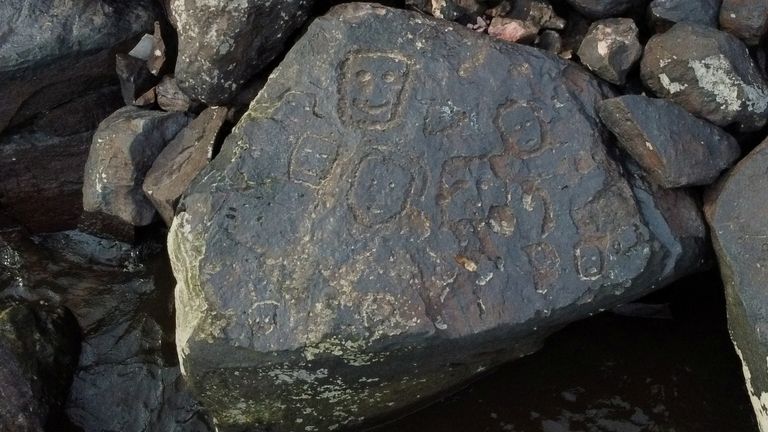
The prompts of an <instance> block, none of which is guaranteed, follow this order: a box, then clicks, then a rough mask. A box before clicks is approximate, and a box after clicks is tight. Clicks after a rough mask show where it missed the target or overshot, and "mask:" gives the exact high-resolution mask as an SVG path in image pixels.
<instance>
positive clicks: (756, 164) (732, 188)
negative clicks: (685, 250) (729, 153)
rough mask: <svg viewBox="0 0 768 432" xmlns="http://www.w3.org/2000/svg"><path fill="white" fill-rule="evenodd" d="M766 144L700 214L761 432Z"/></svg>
mask: <svg viewBox="0 0 768 432" xmlns="http://www.w3.org/2000/svg"><path fill="white" fill-rule="evenodd" d="M766 166H768V140H765V141H763V143H762V144H760V145H759V146H758V147H757V148H755V149H754V150H753V151H752V152H751V153H750V154H749V155H747V157H745V158H744V159H743V160H742V161H740V162H739V163H738V164H737V165H736V167H735V168H734V169H733V170H731V171H730V172H729V173H728V175H727V176H726V177H725V178H724V179H723V180H722V182H721V183H719V184H718V186H717V187H716V188H715V189H713V190H712V191H711V193H710V194H709V196H708V197H707V199H706V204H705V212H706V216H707V221H708V222H709V225H710V227H711V232H712V240H713V243H714V246H715V251H716V252H717V258H718V261H719V262H720V271H721V274H722V276H723V280H724V282H725V298H726V302H727V306H728V327H729V329H730V333H731V339H732V340H733V344H734V347H735V348H736V352H737V353H738V354H739V357H741V360H742V363H743V365H744V378H745V379H746V384H747V389H748V391H749V395H750V399H751V400H752V406H753V408H754V410H755V414H756V415H757V421H758V424H759V426H760V430H761V431H766V430H768V368H767V367H766V358H768V332H766V327H767V326H768V307H766V305H768V293H767V292H766V290H765V281H766V280H768V265H766V259H768V241H766V239H767V238H768V237H766V233H768V219H766V218H765V217H764V215H766V214H768V177H766V175H765V168H766Z"/></svg>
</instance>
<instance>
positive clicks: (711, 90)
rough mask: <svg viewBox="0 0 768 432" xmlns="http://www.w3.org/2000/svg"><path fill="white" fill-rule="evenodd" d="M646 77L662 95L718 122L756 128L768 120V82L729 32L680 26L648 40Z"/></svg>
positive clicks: (643, 68)
mask: <svg viewBox="0 0 768 432" xmlns="http://www.w3.org/2000/svg"><path fill="white" fill-rule="evenodd" d="M641 77H642V79H643V83H644V84H645V85H646V86H647V87H648V88H650V89H651V90H653V92H654V93H655V94H656V95H658V96H660V97H663V98H667V99H669V100H671V101H673V102H675V103H677V104H679V105H681V106H682V107H683V108H685V109H686V110H688V111H689V112H691V113H693V114H695V115H697V116H699V117H703V118H705V119H707V120H709V121H711V122H712V123H715V124H716V125H719V126H727V125H730V124H736V125H738V126H739V127H740V128H741V129H742V130H745V131H754V130H758V129H760V128H762V127H763V126H764V125H765V124H766V121H767V120H768V84H766V81H765V79H764V77H763V76H762V75H761V73H760V71H759V70H758V69H757V68H756V66H755V63H754V62H753V61H752V59H751V58H750V56H749V52H748V51H747V49H746V46H745V45H744V44H743V43H742V42H741V41H740V40H739V39H737V38H736V37H735V36H733V35H731V34H729V33H726V32H722V31H719V30H716V29H712V28H709V27H705V26H701V25H697V24H689V23H681V24H676V25H675V26H673V27H672V28H671V29H670V30H669V31H667V32H666V33H663V34H658V35H656V36H654V37H652V38H651V39H650V40H649V41H648V44H647V45H646V47H645V54H644V55H643V59H642V61H641Z"/></svg>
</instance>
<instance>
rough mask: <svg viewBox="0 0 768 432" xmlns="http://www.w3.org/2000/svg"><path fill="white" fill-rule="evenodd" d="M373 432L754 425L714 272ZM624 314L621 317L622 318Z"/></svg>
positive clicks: (648, 431) (601, 319)
mask: <svg viewBox="0 0 768 432" xmlns="http://www.w3.org/2000/svg"><path fill="white" fill-rule="evenodd" d="M642 302H643V303H646V304H648V303H652V304H655V305H654V306H650V307H648V306H639V307H634V308H628V309H629V310H628V311H626V312H625V313H624V315H618V314H615V313H611V312H606V313H603V314H600V315H597V316H594V317H592V318H591V319H588V320H585V321H582V322H579V323H576V324H574V325H571V326H569V327H567V328H566V329H564V330H562V331H561V332H559V333H557V334H555V335H554V336H552V337H551V338H550V340H549V341H548V342H547V344H546V345H545V346H544V348H543V349H542V350H541V351H539V352H537V353H535V354H533V355H531V356H528V357H526V358H523V359H521V360H518V361H516V362H513V363H511V364H508V365H506V366H503V367H501V368H500V369H498V370H497V371H496V372H494V373H492V374H490V375H488V376H486V377H484V378H482V379H481V380H479V381H477V382H475V383H474V384H472V385H471V386H470V387H468V388H466V389H465V390H463V391H461V392H460V393H458V394H456V395H454V396H451V397H449V398H447V399H445V400H443V401H441V402H438V403H436V404H434V405H432V406H430V407H428V408H426V409H425V410H422V411H419V412H417V413H415V414H413V415H410V416H408V417H406V418H403V419H401V420H399V421H397V422H394V423H391V424H389V425H386V426H384V427H382V428H378V429H376V431H377V432H438V431H439V432H453V431H456V432H757V430H758V429H757V426H756V423H755V421H754V418H753V414H752V410H751V407H750V403H749V398H748V396H747V393H746V389H745V385H744V379H743V376H742V374H741V364H740V362H739V360H738V357H737V356H736V354H735V352H734V350H733V347H732V345H731V343H730V340H729V337H728V330H727V327H726V316H725V301H724V298H723V295H722V286H721V285H720V283H719V276H718V275H717V274H715V273H705V274H702V275H698V276H693V277H689V278H687V279H684V280H681V281H680V282H678V283H676V284H675V285H674V286H672V287H670V288H668V289H665V290H664V291H662V292H659V293H656V294H653V295H652V296H650V297H647V298H645V299H643V300H642ZM627 315H631V316H627Z"/></svg>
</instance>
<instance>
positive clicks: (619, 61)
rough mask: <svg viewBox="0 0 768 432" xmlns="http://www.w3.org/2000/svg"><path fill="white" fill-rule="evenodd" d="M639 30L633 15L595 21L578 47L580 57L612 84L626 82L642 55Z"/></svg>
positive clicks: (593, 70)
mask: <svg viewBox="0 0 768 432" xmlns="http://www.w3.org/2000/svg"><path fill="white" fill-rule="evenodd" d="M638 33H639V31H638V29H637V26H636V25H635V22H634V21H633V20H632V19H630V18H613V19H607V20H600V21H596V22H595V23H593V24H592V25H591V26H590V27H589V31H588V32H587V35H586V37H585V38H584V40H583V41H582V42H581V46H580V47H579V52H578V54H579V59H580V60H581V63H582V64H584V65H585V66H586V67H587V68H588V69H589V70H591V71H592V72H594V73H595V75H597V76H599V77H600V78H602V79H604V80H606V81H608V82H611V83H613V84H624V82H625V81H626V79H627V74H628V73H629V71H630V70H631V69H632V68H633V67H634V66H635V65H636V64H637V62H638V61H639V60H640V57H641V56H642V54H643V47H642V45H640V41H639V40H638Z"/></svg>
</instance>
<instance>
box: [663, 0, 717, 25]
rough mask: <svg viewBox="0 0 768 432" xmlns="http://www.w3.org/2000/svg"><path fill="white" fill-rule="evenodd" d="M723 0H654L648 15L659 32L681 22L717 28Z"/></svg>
mask: <svg viewBox="0 0 768 432" xmlns="http://www.w3.org/2000/svg"><path fill="white" fill-rule="evenodd" d="M721 1H722V0H653V1H652V2H651V4H650V5H648V16H649V17H650V20H651V23H652V24H653V25H654V27H655V28H656V31H657V32H658V33H661V32H663V31H666V30H668V29H669V28H670V27H672V25H674V24H676V23H679V22H691V23H696V24H701V25H705V26H707V27H713V28H717V20H718V16H719V11H720V2H721Z"/></svg>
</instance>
